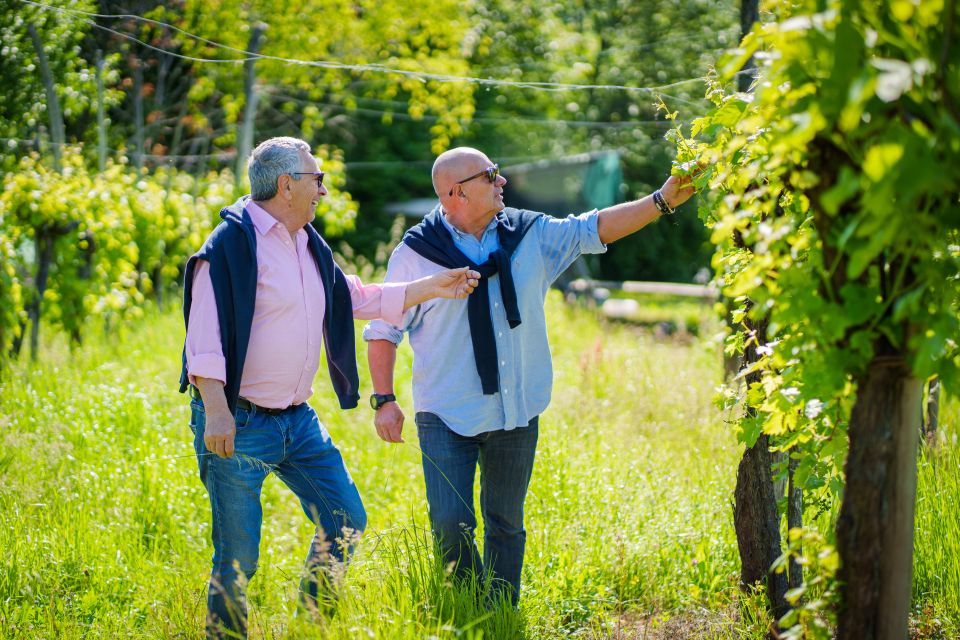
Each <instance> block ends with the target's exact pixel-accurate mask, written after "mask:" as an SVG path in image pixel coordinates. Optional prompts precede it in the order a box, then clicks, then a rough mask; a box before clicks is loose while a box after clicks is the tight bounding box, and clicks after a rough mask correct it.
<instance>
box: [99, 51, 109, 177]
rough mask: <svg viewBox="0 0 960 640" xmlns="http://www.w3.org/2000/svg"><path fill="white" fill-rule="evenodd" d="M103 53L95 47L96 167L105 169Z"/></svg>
mask: <svg viewBox="0 0 960 640" xmlns="http://www.w3.org/2000/svg"><path fill="white" fill-rule="evenodd" d="M104 66H105V63H104V60H103V53H102V52H101V51H100V50H99V49H97V168H98V169H99V170H100V173H103V172H104V171H106V169H107V113H106V107H105V106H104V104H103V67H104Z"/></svg>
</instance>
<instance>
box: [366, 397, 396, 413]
mask: <svg viewBox="0 0 960 640" xmlns="http://www.w3.org/2000/svg"><path fill="white" fill-rule="evenodd" d="M396 401H397V396H395V395H393V394H392V393H374V394H373V395H371V396H370V408H371V409H373V410H374V411H376V410H378V409H379V408H380V407H382V406H383V405H385V404H387V403H388V402H396Z"/></svg>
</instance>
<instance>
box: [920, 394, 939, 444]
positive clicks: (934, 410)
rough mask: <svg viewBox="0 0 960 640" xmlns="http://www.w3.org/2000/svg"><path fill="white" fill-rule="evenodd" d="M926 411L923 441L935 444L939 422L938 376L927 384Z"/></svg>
mask: <svg viewBox="0 0 960 640" xmlns="http://www.w3.org/2000/svg"><path fill="white" fill-rule="evenodd" d="M926 404H927V411H926V415H925V416H921V418H925V419H924V420H923V423H922V424H923V441H924V443H925V444H927V445H930V446H933V445H936V444H937V427H938V425H939V424H940V378H937V377H934V378H932V379H931V380H930V384H929V385H928V386H927V402H926Z"/></svg>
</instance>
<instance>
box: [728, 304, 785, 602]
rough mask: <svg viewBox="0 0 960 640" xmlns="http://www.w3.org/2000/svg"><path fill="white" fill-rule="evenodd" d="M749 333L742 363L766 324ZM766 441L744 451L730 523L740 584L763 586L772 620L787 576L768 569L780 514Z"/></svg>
mask: <svg viewBox="0 0 960 640" xmlns="http://www.w3.org/2000/svg"><path fill="white" fill-rule="evenodd" d="M753 331H754V332H755V334H756V336H757V340H755V341H753V343H752V344H751V345H750V346H749V347H748V348H747V350H746V353H745V354H744V362H745V363H751V362H756V361H757V360H758V355H757V353H756V349H757V343H758V342H759V344H763V342H764V340H765V338H766V335H767V323H766V321H761V322H758V323H757V325H756V326H755V327H753ZM759 378H760V374H759V373H757V372H754V373H751V374H750V375H748V376H747V379H746V383H747V385H750V384H751V383H752V382H756V381H759ZM772 463H773V459H772V456H771V454H770V447H769V440H768V438H767V436H766V435H761V436H760V437H759V438H758V439H757V441H756V443H754V445H753V446H752V447H750V448H748V449H747V450H746V451H745V452H744V454H743V458H742V459H741V460H740V465H739V467H737V486H736V489H734V507H733V522H734V528H735V529H736V532H737V547H738V549H739V550H740V565H741V566H740V584H741V588H744V589H749V588H750V587H752V586H753V585H756V584H761V583H762V584H764V585H765V586H766V588H767V597H768V599H769V601H770V609H771V611H772V612H773V615H774V617H775V618H779V617H781V616H782V615H783V614H784V613H786V610H787V603H786V599H785V598H784V594H785V593H786V591H787V576H786V575H785V574H784V573H774V572H772V571H771V570H770V569H771V567H772V566H773V563H774V561H776V559H777V558H779V557H780V553H781V550H780V513H779V512H778V511H777V498H776V495H774V492H773V476H772V475H771V472H770V465H771V464H772Z"/></svg>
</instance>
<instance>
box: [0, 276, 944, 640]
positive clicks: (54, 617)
mask: <svg viewBox="0 0 960 640" xmlns="http://www.w3.org/2000/svg"><path fill="white" fill-rule="evenodd" d="M548 316H549V318H550V327H551V343H552V345H553V351H554V364H555V382H554V398H553V402H552V404H551V407H550V409H549V410H548V411H547V412H546V413H545V414H544V416H543V418H542V420H541V436H540V446H539V452H538V456H537V462H536V465H535V468H534V476H533V480H532V483H531V488H530V494H529V497H528V500H527V509H526V521H527V530H528V537H527V552H526V565H525V567H524V574H523V583H524V586H523V593H522V599H521V605H520V609H519V612H514V611H513V610H512V609H511V608H510V607H503V606H499V607H492V608H488V607H486V606H485V605H484V603H483V599H482V598H480V597H478V594H477V593H473V592H471V591H470V590H468V589H462V588H459V587H457V586H456V585H454V584H453V583H452V581H451V579H450V577H449V575H448V574H447V573H446V572H445V570H444V568H443V567H442V566H439V564H438V563H437V562H436V561H435V559H434V557H433V549H432V541H431V538H430V534H429V527H428V523H427V518H426V501H425V498H424V489H423V481H422V475H421V469H420V453H419V450H418V448H417V446H416V430H415V429H414V428H412V410H413V407H412V406H411V401H410V382H409V380H410V378H409V372H410V366H409V365H410V360H411V353H410V351H409V349H408V348H407V347H403V348H401V351H400V358H399V363H398V367H397V371H398V376H397V377H398V381H397V390H398V392H399V396H400V401H401V404H402V406H403V407H404V409H405V410H406V412H407V415H408V418H411V419H410V420H408V425H409V426H408V427H407V430H406V431H407V433H406V434H405V436H406V439H407V443H406V444H403V445H389V444H386V443H383V442H381V441H380V440H379V439H378V438H377V436H376V433H375V430H374V428H373V424H372V414H371V412H370V411H369V410H368V409H366V408H365V407H363V406H361V407H360V408H358V409H356V410H354V411H349V412H342V411H339V410H336V409H335V408H334V407H336V401H335V399H334V397H333V394H332V392H331V391H330V389H329V384H328V383H327V381H326V380H325V378H324V374H323V371H324V369H323V368H321V374H320V376H318V379H317V381H316V384H315V390H316V393H315V395H314V398H313V399H312V400H311V402H312V404H313V406H314V407H316V408H317V411H318V413H319V414H320V416H321V419H322V420H323V421H324V423H325V424H326V426H327V428H328V429H329V431H330V432H331V434H332V435H333V437H334V439H335V440H336V441H337V443H338V444H339V446H340V448H341V450H342V451H343V455H344V458H345V459H346V461H347V464H348V466H349V467H350V469H351V472H352V474H353V476H354V479H355V480H356V481H357V483H358V485H359V487H360V490H361V494H362V495H363V497H364V501H365V504H366V506H367V510H368V512H369V516H370V517H369V526H368V529H367V532H366V533H365V535H364V537H363V539H362V541H361V543H360V545H359V547H358V549H357V553H356V556H355V558H354V561H353V562H352V564H351V566H350V569H349V571H348V573H347V578H346V581H345V584H344V586H343V591H342V594H341V597H340V599H339V601H338V603H337V606H336V607H335V609H334V610H333V612H332V613H331V614H329V615H327V616H325V617H321V618H320V619H319V620H307V619H305V618H304V617H303V616H302V615H300V616H294V609H295V607H294V603H295V601H296V592H295V591H296V586H297V579H298V576H299V571H300V567H301V563H302V559H303V558H304V556H305V555H306V552H307V546H308V543H309V540H310V537H311V527H310V525H309V523H308V522H307V521H306V520H305V518H304V517H303V515H302V512H301V511H300V507H299V504H298V503H297V501H296V499H295V498H294V497H293V496H292V495H291V494H290V493H289V491H287V489H286V488H285V487H284V486H283V485H282V483H280V482H278V481H276V480H275V479H270V480H268V481H267V483H266V484H265V486H264V491H263V502H264V515H265V517H264V530H263V540H262V545H261V562H260V570H259V572H258V574H257V575H256V577H255V578H254V579H253V581H252V582H251V585H250V602H251V625H252V633H251V636H252V637H264V638H271V639H272V638H302V637H315V638H335V639H347V638H350V639H353V638H400V639H406V638H409V639H411V640H412V639H413V638H426V637H436V638H472V639H475V640H479V639H481V638H487V639H489V638H530V639H533V638H537V639H541V638H543V639H547V638H568V637H581V638H620V637H624V638H626V637H650V638H653V637H671V638H672V637H685V635H684V634H686V635H687V636H689V637H705V638H707V637H709V638H760V637H762V636H763V632H764V631H765V629H766V626H767V625H768V624H769V621H768V620H765V619H763V618H762V616H760V619H753V618H751V617H750V616H749V615H744V611H745V610H744V608H743V607H738V606H737V603H738V602H740V596H739V591H738V589H737V578H738V570H739V563H738V559H737V551H736V540H735V537H734V532H733V526H732V510H731V500H732V490H733V484H734V479H735V474H736V464H737V461H738V458H739V454H740V450H739V447H738V446H737V445H736V442H735V440H734V437H733V435H732V433H731V431H730V429H729V428H727V427H726V425H725V424H724V422H723V416H722V415H719V414H718V413H717V412H716V410H715V409H714V408H713V407H712V402H711V400H712V396H713V393H714V388H715V387H716V385H717V384H718V383H719V382H720V376H721V372H720V356H719V352H718V348H717V347H716V345H715V344H713V343H711V342H710V341H709V339H708V337H701V338H698V339H692V341H689V342H686V343H681V342H676V341H667V342H662V341H657V340H654V339H653V338H652V337H650V335H649V333H647V332H641V331H636V330H633V329H631V328H630V327H627V326H623V325H611V324H602V323H600V322H599V321H598V320H597V318H596V315H595V314H594V313H593V312H592V311H589V310H583V309H578V308H571V307H567V306H564V305H563V304H562V303H561V302H560V301H559V296H554V295H551V297H550V299H549V300H548ZM707 333H709V332H701V335H702V336H704V335H705V334H707ZM182 335H183V333H182V327H181V319H180V315H179V313H178V312H176V311H171V312H169V313H165V314H156V313H152V314H148V319H147V320H145V321H144V322H143V323H142V325H141V326H138V327H128V328H127V329H125V330H123V332H122V333H117V332H111V333H108V334H104V335H101V336H98V337H93V338H91V339H90V341H89V342H88V344H86V345H85V346H84V347H83V348H81V349H78V350H76V351H74V352H71V351H70V350H69V349H67V348H66V346H64V345H62V344H59V343H57V344H52V345H48V346H47V347H46V349H45V353H44V354H43V358H42V362H41V364H39V365H36V366H30V365H28V364H26V363H20V364H17V365H15V367H14V369H13V370H12V371H10V372H8V374H7V377H6V378H5V379H4V380H3V381H0V474H2V475H0V478H2V482H0V545H2V548H3V549H4V550H5V553H4V554H3V556H2V559H0V637H4V638H38V637H61V638H81V637H82V638H116V637H123V638H130V637H134V638H170V637H176V638H198V637H201V630H202V620H203V615H204V613H205V590H206V580H207V576H208V572H209V562H210V555H211V546H210V542H209V533H210V531H209V526H210V525H209V519H210V517H209V513H208V510H209V506H208V503H207V497H206V494H205V490H204V489H203V487H202V485H201V484H200V481H199V479H198V477H197V470H196V469H197V468H196V459H195V457H194V454H193V450H192V444H191V434H190V431H189V428H188V426H187V423H188V418H189V411H188V406H187V401H186V399H185V398H184V397H183V396H181V395H180V394H178V393H177V392H176V384H177V378H178V374H179V363H180V347H181V342H182ZM358 348H359V350H360V351H359V353H360V354H361V358H360V361H361V363H363V362H364V358H363V353H364V352H363V347H362V345H358ZM361 368H362V369H363V372H362V374H361V375H362V376H364V377H365V376H366V372H365V366H364V365H363V364H362V365H361ZM362 386H363V388H364V389H365V390H369V389H370V384H369V382H368V380H366V379H364V380H363V381H362ZM938 456H940V457H938V458H936V459H935V460H934V459H931V460H930V461H928V462H925V463H924V464H923V465H922V469H921V480H920V484H921V502H920V507H919V509H918V531H924V532H929V533H925V534H924V535H925V536H926V538H927V542H925V541H924V540H921V539H920V538H921V535H920V534H918V543H917V567H918V570H917V576H918V577H917V581H916V582H917V585H918V588H917V591H916V597H917V601H918V603H935V606H936V607H937V611H938V612H940V613H939V614H940V615H943V616H946V617H947V619H956V618H957V616H958V603H957V600H956V594H957V593H958V590H957V585H958V579H960V578H958V574H957V565H958V558H960V553H958V550H957V548H956V546H955V545H956V544H958V543H957V542H956V541H957V539H958V536H957V534H958V533H960V531H957V529H958V528H960V527H958V526H957V522H956V519H955V518H953V516H954V515H955V514H956V511H955V510H953V511H951V512H950V517H946V518H945V517H943V513H944V510H947V509H950V508H951V507H955V505H956V502H955V499H956V495H957V488H958V486H960V483H958V482H957V477H958V476H957V471H956V462H957V458H956V456H957V454H956V450H955V448H952V447H946V446H945V447H943V448H942V449H941V452H940V453H939V454H938ZM951 456H952V457H951ZM935 473H939V476H937V477H936V478H935V479H934V480H930V479H929V478H930V477H931V474H935ZM949 483H952V484H949ZM947 486H949V487H952V489H950V491H952V492H953V493H949V491H948V492H947V493H949V496H945V494H944V488H945V487H947ZM951 518H953V519H951ZM951 523H952V524H951ZM936 527H941V528H939V529H938V528H936ZM941 536H952V538H951V540H952V543H951V544H950V545H947V544H942V543H941V540H942V538H941ZM937 554H940V555H937ZM951 563H952V564H951ZM948 564H949V565H950V567H949V568H945V565H948ZM951 593H952V595H951ZM918 606H920V605H918ZM748 613H749V612H748ZM684 620H691V621H692V622H691V623H690V624H685V623H684V622H683V621H684ZM704 620H707V621H708V622H709V624H707V623H703V621H704ZM698 621H699V622H698ZM701 623H703V624H701ZM678 629H679V631H678ZM684 629H686V631H683V630H684ZM695 629H700V631H696V630H695ZM704 629H709V630H704ZM668 630H669V631H668ZM644 634H646V636H645V635H644ZM658 634H662V635H658Z"/></svg>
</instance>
